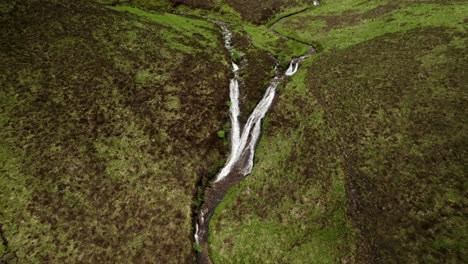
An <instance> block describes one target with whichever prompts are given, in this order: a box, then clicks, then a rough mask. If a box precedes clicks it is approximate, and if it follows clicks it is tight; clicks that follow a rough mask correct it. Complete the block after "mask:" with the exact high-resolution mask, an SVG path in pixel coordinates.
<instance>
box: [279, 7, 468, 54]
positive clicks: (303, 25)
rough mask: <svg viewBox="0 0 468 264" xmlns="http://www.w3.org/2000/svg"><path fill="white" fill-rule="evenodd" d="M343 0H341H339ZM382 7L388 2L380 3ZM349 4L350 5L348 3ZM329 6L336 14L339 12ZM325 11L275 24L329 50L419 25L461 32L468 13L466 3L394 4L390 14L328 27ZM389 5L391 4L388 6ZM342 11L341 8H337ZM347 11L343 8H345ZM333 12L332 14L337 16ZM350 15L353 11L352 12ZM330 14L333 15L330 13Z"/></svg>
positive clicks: (283, 30)
mask: <svg viewBox="0 0 468 264" xmlns="http://www.w3.org/2000/svg"><path fill="white" fill-rule="evenodd" d="M337 2H340V1H337ZM341 2H342V3H341V6H342V7H349V8H350V9H351V10H352V8H353V6H354V7H355V5H353V3H351V4H349V3H347V2H346V1H345V2H346V3H345V2H343V1H341ZM380 3H381V5H382V6H384V5H383V4H385V2H380ZM348 5H349V6H348ZM334 7H335V6H333V7H330V9H332V10H334V12H335V13H337V12H338V11H337V10H335V9H333V8H334ZM358 7H359V8H357V9H356V11H355V12H356V13H355V14H356V15H359V14H363V13H364V11H369V10H371V9H372V8H377V7H378V6H376V5H375V2H373V3H372V4H370V5H364V4H361V5H358ZM323 8H324V9H325V10H323V11H322V6H319V7H317V9H313V10H310V11H307V12H306V13H304V14H300V15H298V16H295V17H293V18H291V19H287V20H285V21H283V22H281V23H280V24H278V25H277V27H275V29H276V30H277V31H278V32H280V33H281V34H284V35H287V36H290V37H293V38H295V39H298V40H302V41H305V42H309V43H313V42H317V43H319V45H320V46H323V47H325V48H326V49H334V48H338V49H343V48H346V47H349V46H351V45H354V44H357V43H359V42H363V41H367V40H370V39H373V38H375V37H378V36H382V35H384V34H387V33H393V32H401V31H408V30H411V29H414V28H418V27H426V26H447V27H455V28H457V30H459V31H460V32H463V31H464V30H466V29H465V27H464V20H465V18H466V13H467V12H468V6H467V5H466V4H462V3H459V4H452V5H441V4H408V5H403V4H401V5H400V6H399V7H391V8H394V10H390V11H389V13H387V14H384V15H382V16H379V17H376V18H361V20H360V21H359V22H356V23H353V24H351V25H346V24H345V25H344V26H341V27H337V28H333V29H327V22H326V21H327V20H325V18H326V17H327V16H324V14H326V15H329V13H328V10H329V8H328V7H327V5H326V4H325V5H323ZM388 8H390V7H388ZM338 10H339V9H338ZM343 11H344V10H343ZM346 12H348V13H347V14H350V13H349V12H350V11H349V9H346ZM335 13H333V16H335ZM351 14H353V13H352V12H351ZM336 15H337V17H336V18H334V19H336V20H339V19H344V17H346V15H345V14H342V16H341V17H340V15H339V13H338V14H336ZM329 16H330V17H331V16H332V15H329Z"/></svg>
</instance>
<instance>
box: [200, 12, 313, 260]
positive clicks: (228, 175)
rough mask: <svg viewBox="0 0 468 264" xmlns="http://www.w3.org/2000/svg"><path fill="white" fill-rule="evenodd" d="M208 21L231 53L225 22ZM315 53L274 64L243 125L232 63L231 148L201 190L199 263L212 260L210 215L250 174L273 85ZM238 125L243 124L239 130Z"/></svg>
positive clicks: (273, 89)
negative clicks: (282, 67)
mask: <svg viewBox="0 0 468 264" xmlns="http://www.w3.org/2000/svg"><path fill="white" fill-rule="evenodd" d="M211 22H213V23H215V24H216V25H218V26H219V27H220V28H221V30H222V32H223V36H224V46H225V47H226V49H227V50H228V51H229V53H231V51H232V49H233V47H232V43H231V37H232V33H231V32H230V31H229V29H228V28H227V27H226V25H225V24H224V23H222V22H219V21H211ZM275 24H276V23H275ZM314 52H315V50H314V48H313V47H312V46H308V52H307V53H306V54H305V55H303V56H301V57H299V58H294V59H292V60H291V62H290V63H289V67H288V69H287V70H286V72H279V71H278V65H276V66H275V77H274V78H273V79H272V80H270V84H269V86H268V87H267V88H266V91H265V94H264V95H263V98H262V99H261V100H260V102H258V104H257V106H256V107H255V109H254V110H253V111H252V113H251V114H250V116H249V118H248V119H247V121H246V123H245V124H244V125H243V126H241V124H240V123H239V118H238V117H239V114H240V109H239V74H238V71H239V69H240V66H239V65H237V64H236V63H234V62H232V71H233V74H234V77H233V78H232V79H231V80H230V84H229V91H230V92H229V96H230V100H231V105H230V109H229V114H230V119H231V127H232V128H231V132H230V150H231V151H230V155H229V157H228V159H227V161H226V163H225V165H224V167H223V168H222V169H221V171H220V172H219V173H218V175H217V176H216V178H215V179H214V181H213V182H211V184H210V185H209V186H208V187H207V188H206V190H205V192H204V203H203V204H202V206H201V207H200V211H199V212H198V217H197V219H196V223H195V235H194V238H195V241H196V243H198V245H200V246H201V249H202V250H201V252H200V253H199V254H198V263H201V264H206V263H212V262H211V260H210V257H209V252H208V223H209V220H210V217H211V215H212V214H213V212H214V209H215V208H216V206H218V204H219V203H220V202H221V200H222V199H223V197H224V195H225V194H226V192H227V191H228V190H229V188H231V187H232V186H234V185H236V184H237V183H239V181H240V180H242V178H244V177H245V176H247V175H248V174H250V172H251V171H252V167H253V160H254V155H255V147H256V145H257V142H258V140H259V137H260V134H261V124H262V119H263V118H264V117H265V114H266V113H267V112H268V109H269V108H270V106H271V104H272V102H273V99H274V98H275V93H276V87H277V86H278V85H279V84H280V83H281V82H282V81H283V80H284V79H285V78H286V77H287V76H292V75H294V74H295V73H296V72H297V70H298V68H299V64H300V63H301V62H302V61H303V60H304V59H306V58H308V57H310V56H311V55H312V54H313V53H314ZM241 127H243V128H242V131H241Z"/></svg>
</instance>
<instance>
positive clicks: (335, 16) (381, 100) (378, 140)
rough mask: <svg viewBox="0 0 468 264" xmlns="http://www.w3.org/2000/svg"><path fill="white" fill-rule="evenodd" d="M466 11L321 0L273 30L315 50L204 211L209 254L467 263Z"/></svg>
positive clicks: (270, 259) (221, 258)
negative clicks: (249, 156) (243, 172)
mask: <svg viewBox="0 0 468 264" xmlns="http://www.w3.org/2000/svg"><path fill="white" fill-rule="evenodd" d="M466 10H467V5H466V4H463V3H462V2H460V1H445V2H442V3H441V2H438V3H436V2H434V1H425V3H421V2H415V1H372V2H369V1H359V0H356V1H322V5H321V6H319V7H317V8H315V9H311V10H310V11H307V12H305V13H303V14H300V15H297V16H293V17H291V18H288V19H286V20H284V21H282V22H281V23H280V24H279V25H278V27H277V28H276V29H277V30H278V31H280V32H281V33H283V34H286V35H288V36H289V37H292V38H297V39H299V40H301V41H305V42H311V43H318V44H321V45H320V46H321V48H322V50H323V52H322V53H321V54H319V55H318V56H317V57H315V58H312V59H310V60H309V61H308V62H305V63H304V64H303V65H302V66H301V68H300V70H299V72H298V73H297V74H296V75H295V76H293V77H292V78H291V80H290V81H289V83H288V84H287V85H286V86H285V88H284V90H282V91H281V92H280V94H279V95H278V99H277V102H276V104H275V105H274V106H273V109H272V111H271V112H270V113H269V114H268V116H267V118H266V121H265V124H264V135H263V138H262V141H261V142H260V144H259V147H258V152H257V157H256V165H255V167H254V170H253V172H252V174H251V175H250V176H248V177H247V178H246V179H245V180H244V181H243V182H241V184H240V185H239V186H238V187H237V188H235V189H233V190H231V191H230V193H229V194H228V195H227V197H226V199H225V200H224V202H223V203H222V205H221V206H220V208H218V210H217V212H216V215H215V216H214V217H213V220H212V222H211V226H210V227H211V231H210V232H211V233H210V241H211V252H212V254H213V259H214V260H215V262H216V263H256V262H262V263H340V262H347V263H442V262H443V263H463V262H466V261H467V255H466V248H467V241H468V238H467V233H466V231H465V230H466V229H467V225H466V221H465V220H464V219H465V218H466V215H467V211H466V206H467V199H466V184H465V177H466V164H467V162H468V161H467V156H466V151H465V148H466V145H467V144H468V142H467V137H466V135H467V130H468V129H467V127H466V117H467V114H468V113H467V111H466V107H465V105H466V104H467V103H468V102H467V101H468V94H467V89H466V82H467V80H466V76H467V74H466V65H467V64H468V62H467V60H466V42H467V35H466V28H465V27H464V25H463V23H464V21H466V12H465V11H466ZM449 14H450V15H449Z"/></svg>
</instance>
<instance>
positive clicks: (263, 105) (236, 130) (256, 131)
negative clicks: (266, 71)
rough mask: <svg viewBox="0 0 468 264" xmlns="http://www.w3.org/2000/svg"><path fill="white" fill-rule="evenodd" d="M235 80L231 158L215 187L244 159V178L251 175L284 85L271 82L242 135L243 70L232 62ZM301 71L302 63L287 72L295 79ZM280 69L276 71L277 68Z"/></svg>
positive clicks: (226, 33)
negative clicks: (267, 119)
mask: <svg viewBox="0 0 468 264" xmlns="http://www.w3.org/2000/svg"><path fill="white" fill-rule="evenodd" d="M220 27H221V29H222V30H223V35H224V44H225V45H224V46H225V47H226V49H228V50H229V51H231V50H232V46H231V37H232V34H231V32H230V31H229V30H228V29H227V27H226V26H224V25H220ZM232 67H233V72H234V75H235V76H234V78H233V79H231V83H230V85H229V90H230V93H229V95H230V99H231V106H230V109H229V111H230V117H231V127H232V128H231V154H230V155H229V158H228V160H227V162H226V164H225V165H224V167H223V168H222V170H221V171H220V172H219V174H218V175H217V177H216V179H215V181H214V182H215V183H216V182H219V181H221V180H223V179H224V178H225V177H226V176H227V175H229V173H230V172H231V171H232V169H233V166H234V165H236V163H237V162H238V161H239V160H240V159H241V158H242V157H247V163H246V164H245V165H244V167H243V168H241V173H242V174H243V176H246V175H248V174H249V173H250V172H251V171H252V167H253V158H254V154H255V146H256V144H257V142H258V139H259V136H260V132H261V122H262V119H263V118H264V117H265V114H266V112H267V111H268V109H269V108H270V106H271V103H272V102H273V99H274V98H275V93H276V87H277V86H278V83H279V82H280V81H281V79H280V78H277V77H275V79H273V80H272V81H271V82H270V85H269V86H268V88H267V89H266V92H265V94H264V95H263V98H262V100H260V102H259V103H258V104H257V106H256V107H255V109H254V110H253V112H252V113H251V114H250V116H249V118H248V119H247V122H246V123H245V125H244V129H243V130H242V133H240V124H239V120H238V117H239V113H240V110H239V81H238V75H237V71H238V70H239V66H238V65H237V64H235V63H234V62H232ZM298 68H299V61H296V62H291V64H290V65H289V68H288V70H287V71H286V73H285V75H287V76H291V75H293V74H294V73H296V72H297V70H298ZM275 69H276V67H275Z"/></svg>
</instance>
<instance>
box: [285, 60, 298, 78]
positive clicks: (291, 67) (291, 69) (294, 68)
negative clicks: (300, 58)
mask: <svg viewBox="0 0 468 264" xmlns="http://www.w3.org/2000/svg"><path fill="white" fill-rule="evenodd" d="M298 68H299V62H292V61H291V63H290V64H289V68H288V70H287V71H286V73H285V75H287V76H291V75H294V74H295V73H296V72H297V69H298Z"/></svg>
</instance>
